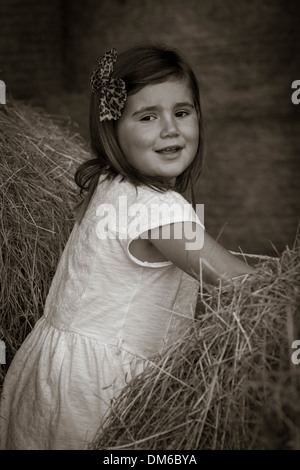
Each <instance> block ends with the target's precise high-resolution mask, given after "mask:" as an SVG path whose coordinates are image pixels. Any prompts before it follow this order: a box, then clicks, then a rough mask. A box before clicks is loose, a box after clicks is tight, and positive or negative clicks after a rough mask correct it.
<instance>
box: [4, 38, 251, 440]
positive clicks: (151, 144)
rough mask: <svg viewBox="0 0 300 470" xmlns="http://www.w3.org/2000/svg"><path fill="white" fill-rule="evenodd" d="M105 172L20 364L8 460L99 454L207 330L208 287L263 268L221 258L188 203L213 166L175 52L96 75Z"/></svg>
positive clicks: (12, 394) (12, 396) (98, 172)
mask: <svg viewBox="0 0 300 470" xmlns="http://www.w3.org/2000/svg"><path fill="white" fill-rule="evenodd" d="M91 85H92V98H91V113H90V130H91V145H92V150H93V153H94V156H95V158H93V159H92V160H89V161H87V162H85V163H84V164H82V165H81V166H80V167H79V169H78V170H77V172H76V175H75V180H76V182H77V184H78V185H79V187H80V188H81V191H86V193H87V194H86V197H85V198H84V199H83V201H82V203H81V204H80V206H79V212H78V219H77V222H76V223H75V225H74V229H73V231H72V233H71V236H70V238H69V241H68V243H67V245H66V248H65V250H64V253H63V255H62V257H61V260H60V262H59V265H58V268H57V272H56V274H55V277H54V279H53V282H52V285H51V288H50V291H49V294H48V297H47V300H46V305H45V312H44V316H43V317H42V318H41V319H40V320H39V321H38V322H37V323H36V325H35V327H34V329H33V330H32V332H31V333H30V334H29V336H28V337H27V338H26V340H25V342H24V343H23V345H22V346H21V348H20V349H19V351H18V352H17V354H16V355H15V358H14V360H13V362H12V364H11V366H10V369H9V371H8V373H7V376H6V379H5V384H4V388H3V397H2V402H1V411H0V441H1V446H0V447H1V448H2V449H85V448H87V447H88V444H89V443H90V442H91V441H92V439H93V437H94V435H95V433H96V431H97V429H98V428H99V426H100V424H101V422H103V418H104V416H105V414H106V413H108V412H109V407H110V403H111V400H112V399H113V398H116V397H117V396H118V394H119V392H120V391H121V390H122V388H123V387H124V386H125V385H126V384H127V383H128V382H129V381H130V380H131V379H132V378H134V377H135V376H136V375H137V374H140V373H141V372H142V371H143V370H144V368H145V367H146V366H147V364H150V363H151V359H152V358H153V357H154V356H155V355H156V354H159V353H160V352H161V351H162V350H163V348H164V347H166V346H167V345H168V344H170V342H171V341H173V340H174V338H175V337H176V335H178V334H180V331H181V329H182V325H183V324H184V322H182V321H181V320H182V319H184V318H189V319H191V318H193V315H194V312H195V306H196V301H197V294H198V288H199V279H200V278H201V280H204V281H206V282H209V283H218V282H220V281H222V282H223V281H225V282H228V281H230V279H232V278H234V277H236V276H240V275H244V274H247V273H249V272H251V271H252V268H250V267H249V266H247V265H246V264H245V263H244V262H242V261H241V260H239V259H238V258H236V257H235V256H233V255H231V254H230V253H229V252H228V251H227V250H225V249H224V248H222V247H221V246H220V245H218V244H217V243H216V242H215V241H214V240H213V239H212V238H211V237H210V236H209V235H208V234H207V233H206V232H205V231H204V227H203V225H202V222H201V221H200V219H199V217H198V215H197V212H196V211H195V210H194V209H193V208H192V206H191V205H190V204H188V203H187V201H186V199H184V197H183V196H182V195H181V194H182V193H183V192H184V191H185V190H187V188H192V186H193V184H194V183H195V181H197V179H198V177H199V174H200V170H201V165H202V147H203V145H202V128H201V124H202V118H201V109H200V100H199V89H198V83H197V79H196V78H195V75H194V73H193V71H192V70H191V68H190V66H189V65H188V64H187V63H186V61H185V60H184V59H183V58H182V57H181V56H180V55H179V54H178V53H177V52H176V51H174V50H168V49H166V48H164V47H156V46H147V47H136V48H133V49H131V50H129V51H127V52H125V53H123V54H121V55H120V57H119V58H118V59H117V55H116V51H115V50H114V49H113V50H111V51H110V52H108V53H106V54H104V56H103V57H102V58H101V59H100V60H99V65H98V67H97V69H96V70H95V72H94V73H93V75H92V79H91Z"/></svg>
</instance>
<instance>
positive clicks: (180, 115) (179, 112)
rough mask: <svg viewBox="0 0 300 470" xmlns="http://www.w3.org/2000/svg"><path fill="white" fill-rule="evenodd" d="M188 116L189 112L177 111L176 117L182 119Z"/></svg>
mask: <svg viewBox="0 0 300 470" xmlns="http://www.w3.org/2000/svg"><path fill="white" fill-rule="evenodd" d="M188 114H189V113H188V112H187V111H176V113H175V116H176V117H179V118H181V117H185V116H187V115H188Z"/></svg>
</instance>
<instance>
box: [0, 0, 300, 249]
mask: <svg viewBox="0 0 300 470" xmlns="http://www.w3.org/2000/svg"><path fill="white" fill-rule="evenodd" d="M299 7H300V3H299V1H298V0H276V1H273V0H251V2H250V1H249V0H239V1H236V0H171V1H170V0H85V2H78V1H73V0H60V1H59V0H54V1H51V2H46V1H34V0H23V1H21V0H19V1H17V0H1V3H0V8H1V10H0V13H1V14H0V26H1V28H0V29H1V31H0V79H3V80H4V81H5V82H6V84H7V87H8V89H10V90H11V91H12V92H13V93H14V95H15V96H16V97H18V96H19V97H22V98H30V99H34V98H38V97H39V98H40V99H42V95H43V94H45V93H46V94H47V99H45V98H43V99H44V104H45V106H46V105H47V107H48V110H50V111H51V112H60V111H61V112H62V113H64V114H69V115H70V116H71V117H72V118H74V119H75V120H76V121H77V122H78V123H79V126H80V129H83V130H84V132H83V133H84V134H85V129H86V123H87V119H88V116H87V114H88V100H89V93H90V90H89V79H90V75H91V72H92V70H93V69H94V67H95V66H96V64H97V59H98V57H99V56H100V55H101V54H102V53H103V52H104V51H106V50H108V49H110V48H111V47H116V48H117V49H118V50H122V49H126V48H127V47H129V46H131V45H134V44H139V43H145V42H152V43H167V44H169V45H170V46H173V47H177V48H179V49H180V50H181V51H182V52H183V53H184V54H185V55H186V56H187V57H188V59H189V60H190V62H191V63H192V65H193V66H194V68H195V70H196V72H197V73H198V76H199V79H200V85H201V90H202V106H203V112H204V119H205V135H206V164H205V169H204V172H203V178H202V180H201V183H200V185H199V186H198V188H197V201H198V202H201V203H204V204H205V223H206V227H207V230H208V231H209V232H210V233H211V234H212V235H213V236H215V237H216V236H217V235H218V234H219V233H220V231H221V230H222V228H224V230H223V232H222V235H221V237H220V242H221V243H222V244H224V245H225V246H226V247H227V248H229V249H233V250H234V249H236V248H237V246H238V245H239V246H241V247H242V249H243V250H244V251H248V252H263V253H267V252H270V253H274V252H273V249H272V246H271V242H272V243H273V244H274V245H275V246H276V248H277V249H278V250H279V251H281V250H282V249H283V248H284V247H285V246H286V245H287V244H288V245H290V246H291V245H292V243H293V241H294V237H295V234H296V230H297V225H298V221H299V218H300V217H299V215H300V193H299V180H300V166H299V153H300V138H299V126H300V105H298V106H295V105H293V104H292V102H291V83H292V82H293V81H294V80H298V79H300V66H299V50H298V49H299V44H300V29H299V19H300V15H299ZM3 64H4V65H3ZM1 69H2V72H1ZM58 90H61V93H60V94H59V91H58Z"/></svg>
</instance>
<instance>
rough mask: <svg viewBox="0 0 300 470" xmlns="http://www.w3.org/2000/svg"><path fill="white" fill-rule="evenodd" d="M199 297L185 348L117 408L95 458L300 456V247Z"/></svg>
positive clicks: (172, 352) (170, 354)
mask: <svg viewBox="0 0 300 470" xmlns="http://www.w3.org/2000/svg"><path fill="white" fill-rule="evenodd" d="M258 266H260V267H261V270H260V271H259V274H257V275H255V276H250V277H248V279H247V280H246V281H245V282H243V283H242V284H241V283H240V282H239V283H234V284H233V286H232V287H231V288H230V289H224V288H223V289H221V288H220V287H219V288H214V287H212V288H208V289H206V290H205V291H204V289H203V290H202V292H201V295H200V297H199V305H198V307H197V318H196V320H195V322H193V324H192V325H191V326H190V328H189V330H188V332H187V335H186V336H185V338H183V339H181V340H179V341H178V342H177V343H176V344H175V345H173V346H171V347H170V348H169V349H168V350H167V351H166V352H164V353H163V354H162V355H161V356H160V357H158V358H157V360H156V361H154V362H153V364H151V365H150V367H148V368H147V369H146V370H145V372H144V373H143V374H141V375H140V376H139V377H137V378H136V379H135V380H134V381H132V382H131V383H130V384H129V385H128V386H127V387H126V388H125V389H124V390H123V392H122V394H121V395H120V396H119V398H118V399H116V400H115V401H114V402H113V404H112V411H111V413H110V415H109V416H108V418H107V420H106V422H105V423H104V425H103V427H102V428H100V430H99V433H98V434H97V437H96V439H95V440H94V442H92V443H91V446H90V447H91V449H109V450H112V449H113V450H116V449H138V450H199V449H210V450H213V449H235V450H236V449H300V406H299V392H300V364H299V365H297V364H293V362H292V360H291V356H292V353H293V351H294V350H293V349H292V348H291V346H292V343H293V341H294V340H296V339H300V320H299V313H298V312H299V303H300V301H299V280H300V279H299V278H300V244H299V240H298V241H296V242H295V246H294V247H293V249H289V248H286V250H285V251H284V252H283V254H282V255H281V257H280V258H278V259H276V258H274V259H273V258H269V259H264V260H263V259H262V258H259V263H258Z"/></svg>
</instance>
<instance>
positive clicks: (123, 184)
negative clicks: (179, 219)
mask: <svg viewBox="0 0 300 470" xmlns="http://www.w3.org/2000/svg"><path fill="white" fill-rule="evenodd" d="M120 198H121V199H122V200H124V199H127V202H128V203H130V204H145V205H147V204H148V203H149V202H151V203H160V204H163V203H167V204H169V205H170V204H176V203H177V204H180V205H185V204H187V205H189V203H188V202H187V200H186V199H185V198H184V197H183V196H182V195H181V194H179V193H178V192H176V191H173V190H168V191H158V190H156V189H154V188H150V187H148V186H145V185H141V186H135V185H134V184H132V183H131V182H130V181H128V180H127V179H125V178H123V177H122V176H121V175H118V176H116V177H114V178H111V179H108V178H105V177H103V176H102V177H100V179H99V184H98V187H97V191H96V199H97V200H98V201H99V202H101V203H103V202H105V203H112V204H113V203H115V202H118V200H120Z"/></svg>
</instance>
